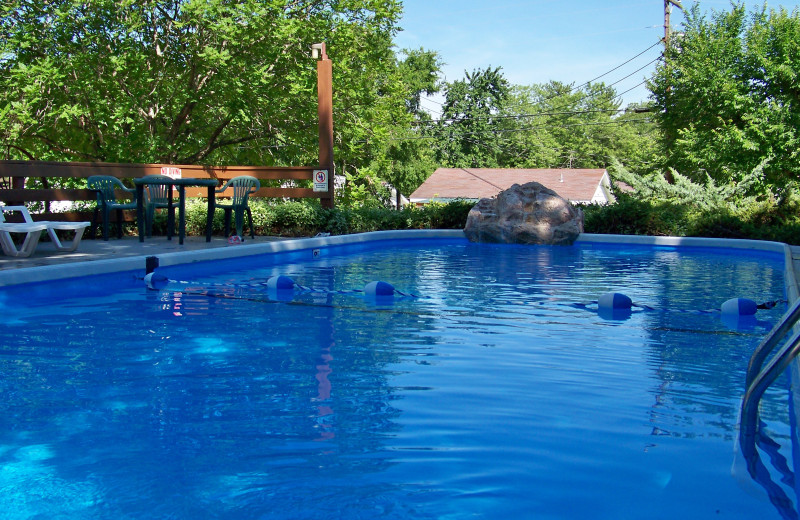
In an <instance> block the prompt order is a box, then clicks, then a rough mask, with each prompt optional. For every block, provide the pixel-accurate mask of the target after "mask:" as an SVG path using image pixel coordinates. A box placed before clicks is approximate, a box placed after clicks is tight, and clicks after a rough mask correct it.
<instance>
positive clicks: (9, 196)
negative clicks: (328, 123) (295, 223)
mask: <svg viewBox="0 0 800 520" xmlns="http://www.w3.org/2000/svg"><path fill="white" fill-rule="evenodd" d="M165 169H169V170H166V171H168V172H170V173H178V170H179V173H180V176H181V177H184V178H186V177H193V178H200V179H209V178H211V179H218V180H219V181H220V184H222V183H223V182H224V181H225V180H227V179H231V178H233V177H237V176H239V175H250V176H253V177H256V178H257V179H260V180H279V181H290V180H292V181H293V180H309V181H312V182H313V176H314V171H315V170H317V169H318V168H317V167H311V166H308V167H306V166H296V167H294V166H290V167H268V166H202V165H175V164H118V163H75V162H72V163H68V162H47V161H0V181H2V184H0V202H3V203H4V204H6V205H16V204H25V203H30V202H42V203H44V205H45V207H46V208H48V209H47V210H45V211H44V212H42V213H39V214H37V215H36V217H35V218H36V219H37V220H68V221H80V220H90V219H91V214H90V213H87V212H77V211H71V212H63V213H62V212H53V211H51V210H50V209H49V207H50V203H52V202H55V201H94V200H96V195H95V192H93V191H90V190H88V189H85V188H50V187H45V188H37V189H32V188H26V187H25V179H26V178H41V179H42V180H43V186H49V185H50V184H52V183H51V182H50V181H49V179H54V178H84V179H85V178H88V177H90V176H92V175H110V176H113V177H117V178H120V179H133V178H137V177H144V176H145V175H159V174H162V173H164V172H165ZM327 183H328V191H324V192H321V191H314V189H313V188H297V187H293V188H292V187H285V188H284V187H264V188H261V189H260V190H259V191H258V192H257V193H256V194H255V195H253V196H255V197H280V198H284V197H285V198H318V199H321V202H322V204H323V205H324V206H326V207H332V206H333V180H332V179H331V175H328V176H327ZM186 194H187V196H189V197H201V196H202V197H205V196H206V195H207V191H206V189H205V188H187V189H186ZM125 219H126V220H133V214H132V213H130V214H128V215H126V217H125Z"/></svg>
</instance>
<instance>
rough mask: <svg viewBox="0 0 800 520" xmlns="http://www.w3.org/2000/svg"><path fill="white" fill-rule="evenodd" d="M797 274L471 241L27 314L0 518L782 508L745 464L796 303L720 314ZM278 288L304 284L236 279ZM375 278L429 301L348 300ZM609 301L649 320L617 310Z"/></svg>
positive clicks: (252, 264) (626, 513) (1, 420)
mask: <svg viewBox="0 0 800 520" xmlns="http://www.w3.org/2000/svg"><path fill="white" fill-rule="evenodd" d="M781 262H782V259H781V258H778V257H777V256H775V257H770V256H767V255H761V256H758V255H756V256H755V257H754V258H752V259H751V258H748V257H746V256H743V255H742V254H741V253H737V254H735V255H729V254H724V253H723V254H718V253H712V252H709V251H688V252H685V253H684V252H678V251H676V250H674V248H673V249H658V248H655V249H650V248H643V247H640V248H634V249H631V250H620V249H618V248H613V247H594V248H585V249H582V248H577V247H575V248H572V247H568V248H542V247H522V246H493V245H473V244H466V243H465V242H457V241H451V242H445V243H441V244H439V243H436V244H430V245H428V246H426V247H424V248H421V249H412V248H410V247H407V246H402V247H400V246H398V247H387V246H386V245H382V246H381V247H380V248H377V249H370V250H358V251H356V252H354V253H352V254H347V255H337V254H327V255H322V257H321V258H320V259H318V260H315V261H310V262H296V263H293V264H291V265H287V266H284V265H280V264H276V263H275V262H272V261H269V262H266V261H264V262H261V263H259V261H258V260H253V261H249V263H248V262H242V264H243V265H238V264H237V266H230V265H226V266H225V267H224V268H213V269H211V270H209V269H208V268H207V267H204V266H202V265H198V266H192V267H191V268H188V267H187V268H175V269H176V271H175V272H168V275H169V277H170V278H172V279H174V280H183V282H181V283H176V282H173V283H170V285H169V286H168V287H167V288H166V289H165V290H164V291H161V292H159V291H149V290H146V289H145V288H144V287H137V288H133V289H124V290H119V291H117V292H113V291H108V290H109V288H106V287H99V288H97V290H98V291H100V290H101V289H102V290H107V291H108V294H106V295H102V294H93V295H91V296H90V297H86V298H84V297H82V296H79V295H76V297H75V298H74V299H70V300H67V301H63V302H60V301H55V300H51V301H47V302H38V301H28V302H26V303H27V304H28V305H29V306H22V307H19V308H18V310H17V314H18V317H19V319H18V321H17V322H12V323H7V324H6V326H5V327H4V328H3V329H0V344H1V345H2V350H0V373H2V374H3V375H4V377H3V379H2V380H0V392H2V396H3V400H2V401H0V425H2V426H3V428H0V511H2V512H3V513H0V518H9V519H11V518H13V519H17V518H19V519H22V518H101V519H106V518H107V519H117V518H230V519H239V518H270V519H283V518H285V519H305V518H308V519H312V518H313V519H316V518H333V517H337V518H346V519H350V518H389V519H445V518H447V519H466V518H503V517H507V518H537V519H551V518H553V519H555V518H593V519H594V518H607V519H615V520H616V519H619V518H643V517H648V516H650V514H651V513H652V512H655V511H657V512H658V514H659V515H661V516H662V517H664V518H682V519H706V518H759V519H771V518H780V517H781V516H780V514H779V512H778V511H777V510H776V509H775V508H774V507H773V506H772V505H771V504H770V503H769V502H767V501H766V500H765V499H764V498H763V496H751V495H749V494H747V493H742V492H741V487H740V483H739V482H737V478H739V477H737V476H732V475H731V472H730V470H731V461H732V459H733V457H732V453H733V452H732V449H733V445H734V440H735V438H736V426H737V425H736V421H737V413H738V406H739V398H740V395H741V393H742V384H743V380H744V371H745V368H746V365H747V360H748V359H749V355H750V352H752V349H753V348H754V346H755V345H756V344H757V343H758V341H759V339H760V337H761V336H762V335H763V334H764V333H765V331H766V330H768V329H769V328H770V326H771V324H772V323H774V322H775V321H776V320H777V319H778V317H779V316H780V314H781V312H782V308H780V306H779V308H775V309H773V310H765V311H759V314H758V315H757V317H756V319H755V320H753V321H751V322H747V323H731V322H723V321H722V320H721V319H720V316H719V313H716V312H715V311H714V309H718V308H719V305H720V304H721V303H722V302H723V301H725V300H727V299H729V298H733V297H747V298H752V299H754V300H756V301H770V300H776V299H781V298H783V266H782V263H781ZM244 264H248V265H244ZM181 269H182V270H181ZM217 272H218V273H219V274H217ZM276 274H283V275H286V276H290V277H292V278H293V279H294V280H295V281H296V282H297V283H298V284H300V285H302V286H304V287H306V288H309V289H308V290H303V291H295V292H294V293H292V294H290V295H289V297H285V296H284V297H281V298H277V297H276V296H275V295H270V294H268V293H267V292H266V291H263V290H259V289H258V288H257V286H254V287H242V286H240V284H241V282H242V281H247V282H248V283H250V282H255V283H256V284H257V283H259V282H263V281H265V280H266V279H267V278H268V277H270V276H274V275H276ZM376 280H382V281H386V282H389V283H391V284H392V285H393V286H394V287H395V288H397V289H399V290H401V291H403V292H405V293H408V294H413V295H415V296H406V297H400V296H396V297H394V298H393V299H392V300H391V301H389V302H378V303H376V302H375V301H370V300H369V299H368V298H364V297H363V295H361V294H358V293H356V292H353V290H354V289H359V288H363V287H364V286H365V284H367V283H368V282H371V281H376ZM237 284H239V285H237ZM611 291H617V292H624V293H625V294H627V295H628V296H630V297H631V299H632V300H633V301H634V302H636V303H637V304H639V305H641V307H638V308H636V309H634V310H633V311H632V312H629V313H627V314H626V315H624V316H603V315H602V314H601V313H599V312H598V310H597V305H596V302H597V300H598V297H599V296H600V295H602V294H604V293H606V292H611ZM45 304H48V305H47V306H45ZM786 399H787V393H786V391H785V390H784V388H782V387H780V386H776V387H775V388H774V389H771V391H770V392H769V393H768V395H766V396H765V401H764V404H763V412H762V414H763V417H764V419H765V421H768V422H769V424H770V428H771V431H773V432H775V437H776V438H777V439H778V441H779V442H780V443H781V444H782V445H783V446H782V447H781V449H782V450H784V451H785V450H786V447H787V445H788V438H789V435H790V434H789V426H788V424H789V418H788V411H787V407H786ZM787 494H791V496H794V494H793V491H792V490H791V489H790V488H789V487H787Z"/></svg>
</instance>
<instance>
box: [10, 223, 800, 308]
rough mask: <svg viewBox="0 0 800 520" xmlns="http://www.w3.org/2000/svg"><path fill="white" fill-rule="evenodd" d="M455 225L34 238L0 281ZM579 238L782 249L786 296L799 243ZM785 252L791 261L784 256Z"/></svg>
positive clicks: (424, 233)
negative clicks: (348, 231)
mask: <svg viewBox="0 0 800 520" xmlns="http://www.w3.org/2000/svg"><path fill="white" fill-rule="evenodd" d="M459 237H463V232H462V231H461V230H408V231H379V232H373V233H361V234H356V235H338V236H331V237H313V238H286V237H276V236H258V237H256V238H255V240H250V239H249V237H246V240H245V241H244V242H243V243H242V244H235V245H231V244H229V243H228V241H227V240H226V239H225V238H223V237H212V240H211V242H206V241H205V237H195V236H190V237H186V240H185V242H184V244H183V245H180V244H178V240H177V239H176V238H173V240H167V239H166V238H165V237H152V238H148V239H146V240H145V241H144V242H139V239H138V237H135V236H131V237H123V238H122V239H116V238H112V239H110V240H108V241H103V240H99V239H93V240H89V239H84V240H82V241H81V243H80V246H79V247H78V250H77V251H74V252H69V253H65V252H59V251H56V249H55V248H54V247H53V245H52V243H50V242H40V243H39V245H38V247H37V249H36V252H35V253H34V254H33V255H32V256H31V257H29V258H14V257H8V256H0V286H4V285H16V284H21V283H30V282H41V281H47V280H51V279H59V278H65V277H71V276H82V275H91V274H101V273H108V272H113V271H120V270H128V269H139V268H141V269H143V268H144V258H145V257H148V256H158V257H159V258H160V259H162V265H174V264H180V263H191V262H197V261H204V260H214V259H219V258H235V257H238V256H249V255H255V254H266V253H273V252H281V251H292V250H298V249H308V248H315V247H325V246H329V245H340V244H347V243H358V242H367V241H372V240H387V239H389V240H391V239H403V238H432V239H435V238H459ZM579 241H580V242H584V243H591V242H594V243H597V242H602V243H638V244H652V245H665V246H683V245H691V246H699V247H703V246H708V247H720V246H723V245H724V246H725V247H735V248H741V249H760V250H768V251H775V252H779V251H781V250H783V251H784V252H785V254H786V257H787V268H788V267H789V265H788V264H791V268H788V269H787V278H791V280H790V279H787V285H790V286H792V289H793V290H788V292H790V293H794V294H790V299H792V300H793V299H794V298H795V297H796V294H797V293H798V287H797V280H798V279H800V246H790V247H787V246H785V245H784V244H779V243H777V242H759V241H754V240H722V239H703V238H689V239H687V238H676V237H640V236H628V235H592V234H584V235H581V237H580V239H579ZM790 257H791V260H790V259H789V258H790Z"/></svg>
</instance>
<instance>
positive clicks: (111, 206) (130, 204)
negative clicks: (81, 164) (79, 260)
mask: <svg viewBox="0 0 800 520" xmlns="http://www.w3.org/2000/svg"><path fill="white" fill-rule="evenodd" d="M86 187H87V188H89V189H90V190H92V191H95V192H97V205H96V206H95V208H94V216H93V217H92V227H91V235H92V236H93V237H94V233H95V230H96V229H97V215H98V213H99V212H100V211H101V210H102V212H103V240H108V223H109V215H110V214H111V211H112V210H114V211H116V212H117V238H122V221H123V217H122V211H123V210H126V209H136V190H135V189H133V188H128V187H126V186H125V185H124V184H122V181H120V180H119V179H117V178H116V177H111V176H108V175H92V176H91V177H89V178H88V179H86ZM117 190H119V191H124V192H126V193H130V194H131V197H132V200H130V201H128V200H118V199H117V194H116V191H117Z"/></svg>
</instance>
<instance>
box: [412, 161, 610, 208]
mask: <svg viewBox="0 0 800 520" xmlns="http://www.w3.org/2000/svg"><path fill="white" fill-rule="evenodd" d="M605 175H606V170H604V169H569V168H542V169H539V168H537V169H533V168H528V169H521V168H438V169H437V170H436V171H435V172H433V175H431V176H430V177H429V178H428V180H426V181H425V182H423V183H422V185H421V186H420V187H419V188H417V190H416V191H415V192H414V193H412V194H411V197H409V198H410V200H411V202H416V201H428V200H431V199H482V198H488V197H494V196H495V195H497V194H498V193H500V192H501V191H503V190H505V189H507V188H510V187H511V186H512V185H513V184H525V183H526V182H532V181H535V182H538V183H540V184H543V185H544V186H546V187H547V188H550V189H551V190H553V191H555V192H556V193H558V194H559V195H560V196H562V197H564V198H565V199H568V200H570V201H573V202H588V201H591V200H592V198H593V197H594V194H595V192H596V191H597V187H598V186H599V185H600V183H601V181H602V180H603V177H604V176H605Z"/></svg>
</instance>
